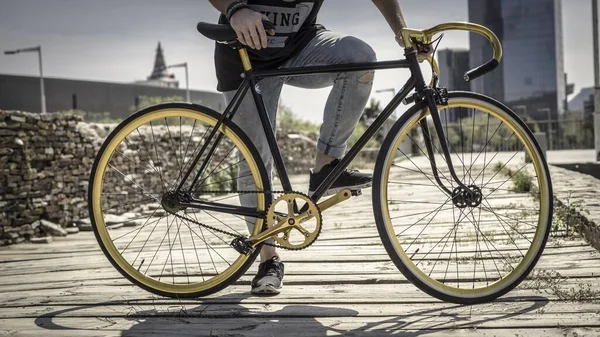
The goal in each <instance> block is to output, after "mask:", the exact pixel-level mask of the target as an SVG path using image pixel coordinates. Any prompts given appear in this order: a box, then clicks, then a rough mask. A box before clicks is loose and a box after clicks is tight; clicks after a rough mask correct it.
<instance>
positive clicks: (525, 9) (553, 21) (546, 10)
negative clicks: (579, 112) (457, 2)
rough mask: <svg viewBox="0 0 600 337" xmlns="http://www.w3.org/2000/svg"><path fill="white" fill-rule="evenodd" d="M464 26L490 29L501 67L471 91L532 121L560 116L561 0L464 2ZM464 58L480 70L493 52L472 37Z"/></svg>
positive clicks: (562, 101) (563, 88) (482, 40)
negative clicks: (498, 42) (501, 51)
mask: <svg viewBox="0 0 600 337" xmlns="http://www.w3.org/2000/svg"><path fill="white" fill-rule="evenodd" d="M469 21H471V22H475V23H479V24H482V25H484V26H486V27H488V28H490V29H492V30H493V31H494V32H495V33H496V35H497V36H498V37H499V38H500V40H501V41H502V45H503V47H504V58H503V60H502V63H501V65H500V67H499V68H498V69H497V70H496V71H494V72H492V73H490V74H488V75H486V76H484V77H483V78H480V79H477V80H475V81H473V82H472V89H473V90H475V91H477V92H481V93H484V94H487V95H490V96H492V97H494V98H496V99H499V100H501V101H502V102H504V103H506V104H508V105H509V106H511V107H513V109H514V110H515V112H517V113H518V114H519V115H521V116H523V115H527V116H528V117H529V118H532V119H536V120H545V119H547V118H548V117H549V116H550V117H551V118H552V119H556V118H557V117H558V115H560V114H562V113H563V112H564V110H565V98H566V97H565V96H566V93H565V91H566V83H565V76H564V63H563V62H564V61H563V44H562V39H563V37H562V11H561V0H527V1H523V0H502V1H498V0H469ZM469 57H470V65H471V67H475V66H478V65H480V64H483V63H484V62H487V61H488V60H489V59H491V57H492V47H491V45H490V44H489V42H487V40H485V38H483V37H481V36H479V35H475V34H471V37H470V52H469Z"/></svg>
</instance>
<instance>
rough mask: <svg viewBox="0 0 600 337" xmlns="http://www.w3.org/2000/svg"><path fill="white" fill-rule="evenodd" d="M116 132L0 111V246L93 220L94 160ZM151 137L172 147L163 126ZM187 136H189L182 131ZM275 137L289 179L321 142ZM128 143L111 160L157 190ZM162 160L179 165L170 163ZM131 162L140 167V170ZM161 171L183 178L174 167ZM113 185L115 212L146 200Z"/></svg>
mask: <svg viewBox="0 0 600 337" xmlns="http://www.w3.org/2000/svg"><path fill="white" fill-rule="evenodd" d="M112 128H114V125H104V124H88V123H83V122H82V121H81V119H80V118H79V117H76V116H69V115H57V114H43V115H41V114H34V113H25V112H17V111H0V245H2V244H10V243H16V242H21V241H24V240H31V239H32V238H34V237H46V236H47V235H63V234H65V233H66V232H65V231H62V230H61V228H62V229H67V230H68V231H69V232H75V231H76V230H73V228H74V226H75V223H81V220H84V219H86V218H87V217H88V214H87V189H88V179H89V173H90V170H91V166H92V164H93V160H94V157H95V155H96V153H97V151H98V149H99V148H100V146H101V144H102V142H103V141H104V139H105V138H106V136H107V135H108V133H109V132H110V131H111V130H112ZM147 132H151V130H145V131H144V130H141V135H140V137H143V136H142V135H143V134H145V133H147ZM154 132H155V135H156V137H157V139H156V140H157V143H158V144H159V147H165V148H167V147H170V146H172V145H171V143H170V142H172V141H173V140H172V139H170V137H169V136H168V134H167V133H166V132H164V130H161V127H160V126H159V127H157V128H156V129H155V130H154ZM182 133H183V135H184V136H185V135H186V131H185V130H184V131H183V132H182ZM278 138H279V143H280V144H279V145H280V147H281V150H282V153H283V154H284V160H285V162H286V167H287V168H288V170H289V173H290V174H297V173H307V172H308V169H309V167H310V166H311V165H312V163H313V158H314V151H315V150H314V146H315V145H314V139H315V138H316V135H315V134H293V135H288V134H278ZM129 141H130V143H129V144H127V145H125V146H124V147H122V148H120V151H121V153H122V155H121V156H120V157H117V158H114V159H113V163H114V165H115V169H117V170H123V171H128V172H129V173H132V174H134V175H137V176H138V177H141V178H142V181H143V182H142V184H144V186H149V188H153V187H156V185H157V184H160V183H161V182H160V180H158V179H157V178H156V177H155V176H152V175H150V174H147V173H148V172H143V171H139V170H140V166H139V163H144V157H143V156H140V152H141V151H142V150H141V149H142V146H143V145H142V142H140V141H139V139H136V137H135V136H132V137H130V138H129ZM159 152H160V151H159ZM218 155H219V154H217V156H218ZM221 155H222V154H221ZM188 157H191V154H190V155H189V156H188ZM161 161H162V162H164V163H170V162H171V163H173V162H174V161H173V158H161ZM132 163H137V164H138V165H137V166H136V168H135V170H138V171H135V170H134V167H133V165H132ZM148 166H150V167H151V164H149V165H148ZM142 169H148V167H145V168H144V167H142ZM163 171H165V172H171V173H172V174H177V173H178V171H176V170H169V167H163ZM171 178H173V177H171ZM113 183H114V184H113V185H112V186H110V187H109V188H110V189H111V191H114V192H113V193H111V195H110V197H107V199H105V200H106V202H107V205H108V206H109V207H110V208H111V212H113V213H114V214H116V215H118V214H122V213H125V212H131V211H134V212H135V211H140V210H138V209H132V208H131V207H128V206H127V205H130V204H136V203H137V204H139V201H142V199H143V198H144V196H143V195H141V194H139V193H129V192H128V187H127V182H126V181H123V179H120V180H119V179H117V180H115V181H113ZM136 198H138V199H139V200H138V199H136ZM39 220H45V221H39ZM53 224H57V225H58V226H53Z"/></svg>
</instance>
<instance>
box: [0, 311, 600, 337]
mask: <svg viewBox="0 0 600 337" xmlns="http://www.w3.org/2000/svg"><path fill="white" fill-rule="evenodd" d="M403 318H404V317H402V316H395V317H381V318H379V317H378V318H361V319H360V320H358V319H357V318H354V317H352V318H338V317H335V318H327V317H325V318H318V319H306V318H295V317H281V318H277V319H273V318H260V317H257V318H239V317H238V318H235V319H215V318H163V317H153V318H151V319H143V318H121V317H111V318H105V317H97V318H72V317H40V318H37V319H35V320H32V319H29V318H16V319H15V318H11V319H0V326H1V327H2V328H0V335H8V336H27V337H29V336H31V337H39V336H48V337H56V336H60V337H63V336H64V337H96V336H97V337H104V336H173V335H174V332H175V331H176V332H177V336H190V337H191V336H194V337H196V336H247V337H264V336H290V337H295V336H307V337H308V336H315V337H323V336H341V335H346V336H367V337H375V336H387V335H398V336H431V337H446V336H448V337H463V336H466V337H469V336H479V337H501V336H502V337H503V336H515V337H520V336H527V337H595V336H598V335H600V328H597V327H577V326H571V327H568V326H566V325H561V324H560V323H554V325H551V324H547V325H539V326H532V325H526V326H523V325H515V326H512V327H503V328H485V327H479V326H473V327H467V325H466V324H465V323H464V322H463V323H462V326H463V327H458V326H452V327H444V326H440V325H439V324H436V322H434V321H432V320H430V319H429V318H423V317H419V318H421V319H422V321H421V322H412V321H409V322H407V321H405V320H404V319H403ZM519 323H520V322H519ZM427 325H429V326H427Z"/></svg>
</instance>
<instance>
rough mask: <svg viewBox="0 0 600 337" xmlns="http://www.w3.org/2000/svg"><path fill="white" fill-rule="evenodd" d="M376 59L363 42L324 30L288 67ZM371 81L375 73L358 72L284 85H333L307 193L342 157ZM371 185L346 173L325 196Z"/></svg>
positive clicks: (365, 177) (364, 178)
mask: <svg viewBox="0 0 600 337" xmlns="http://www.w3.org/2000/svg"><path fill="white" fill-rule="evenodd" d="M376 60H377V58H376V55H375V52H374V51H373V49H372V48H371V47H370V46H369V45H368V44H366V43H365V42H363V41H361V40H359V39H357V38H355V37H352V36H346V35H341V34H338V33H334V32H329V31H325V32H322V33H320V34H319V35H317V37H315V38H314V39H313V40H312V41H311V42H310V43H309V44H308V45H307V46H306V47H305V48H304V50H303V51H302V52H301V53H300V54H299V55H298V56H297V57H295V58H293V59H292V60H291V61H290V62H288V63H289V65H290V66H294V67H302V66H315V65H333V64H345V63H358V62H375V61H376ZM373 78H374V71H358V72H346V73H339V74H321V75H308V76H301V77H292V78H290V79H289V80H288V81H287V82H286V83H287V84H290V85H293V86H297V87H302V88H323V87H328V86H332V85H333V88H332V89H331V92H330V94H329V97H328V99H327V103H326V105H325V111H324V114H323V124H322V125H321V130H320V135H319V140H318V143H317V155H316V159H315V167H314V169H313V170H312V171H311V175H310V186H309V194H312V193H313V192H314V190H315V189H316V188H317V186H319V184H320V183H321V182H322V181H323V180H324V179H325V178H326V177H327V175H328V174H329V172H331V170H332V169H333V168H334V167H335V165H337V162H338V161H337V159H338V158H341V157H342V156H343V155H344V154H345V152H346V148H347V142H348V139H350V136H351V135H352V132H353V131H354V128H355V127H356V124H357V123H358V121H359V119H360V116H361V115H362V114H363V111H364V108H365V106H366V104H367V101H368V99H369V96H370V95H371V89H372V86H373ZM324 168H326V169H324ZM371 182H372V176H371V175H370V174H364V173H360V172H354V171H345V172H344V173H343V174H342V175H341V176H340V177H339V178H338V180H336V181H335V182H334V183H333V185H332V186H331V187H330V189H329V190H328V191H327V192H326V194H331V193H335V192H337V191H338V190H342V189H345V188H356V189H360V188H363V187H368V186H371Z"/></svg>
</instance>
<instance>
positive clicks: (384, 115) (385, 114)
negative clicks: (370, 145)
mask: <svg viewBox="0 0 600 337" xmlns="http://www.w3.org/2000/svg"><path fill="white" fill-rule="evenodd" d="M415 83H416V81H415V79H414V77H412V76H411V77H410V78H409V79H408V81H407V82H406V84H405V85H404V87H403V88H402V90H400V92H399V93H398V94H397V95H396V96H395V97H394V98H393V99H392V100H391V102H390V103H389V104H388V106H386V107H385V109H383V111H382V112H381V114H379V116H378V117H377V119H375V121H374V122H373V124H371V126H370V127H369V128H368V129H367V131H365V133H364V134H363V135H362V136H361V137H360V138H359V139H358V141H357V142H356V144H354V146H352V148H351V149H350V151H348V153H347V154H346V155H345V156H344V157H343V158H342V160H341V162H340V163H339V164H338V165H337V166H336V167H335V168H334V170H333V171H332V172H331V173H329V175H328V176H327V178H325V180H324V181H323V182H322V183H321V185H319V187H318V188H317V190H316V191H315V193H314V194H313V196H312V199H313V200H314V201H318V200H319V199H320V198H321V196H322V195H323V193H324V192H325V191H326V190H327V189H329V187H330V186H331V185H332V184H333V182H334V181H335V180H336V179H337V178H338V177H339V176H340V174H341V173H342V171H344V170H345V169H346V168H347V167H348V165H350V163H351V162H352V160H354V158H356V156H357V155H358V153H359V152H360V150H362V149H363V147H364V146H365V145H366V144H367V142H368V141H369V140H370V139H371V138H373V136H374V135H375V133H376V132H377V131H378V130H379V128H381V126H382V125H383V123H385V121H386V120H387V119H388V118H389V117H390V116H391V114H392V113H393V112H394V110H396V108H397V107H398V105H400V103H401V102H402V100H404V99H405V98H406V96H408V94H409V93H410V92H411V91H412V90H413V89H414V87H415Z"/></svg>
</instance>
